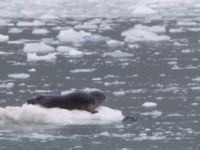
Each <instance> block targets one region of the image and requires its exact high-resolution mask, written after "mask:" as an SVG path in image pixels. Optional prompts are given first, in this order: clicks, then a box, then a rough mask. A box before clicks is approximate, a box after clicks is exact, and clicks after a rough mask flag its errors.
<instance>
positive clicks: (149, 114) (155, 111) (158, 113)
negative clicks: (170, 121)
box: [142, 110, 162, 117]
mask: <svg viewBox="0 0 200 150" xmlns="http://www.w3.org/2000/svg"><path fill="white" fill-rule="evenodd" d="M142 115H144V116H153V117H159V116H161V115H162V112H161V111H159V110H154V111H152V112H145V113H142Z"/></svg>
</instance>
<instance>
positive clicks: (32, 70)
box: [28, 68, 36, 72]
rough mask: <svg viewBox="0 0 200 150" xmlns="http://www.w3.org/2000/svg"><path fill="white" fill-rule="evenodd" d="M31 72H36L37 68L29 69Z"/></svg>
mask: <svg viewBox="0 0 200 150" xmlns="http://www.w3.org/2000/svg"><path fill="white" fill-rule="evenodd" d="M28 71H29V72H36V69H35V68H31V69H29V70H28Z"/></svg>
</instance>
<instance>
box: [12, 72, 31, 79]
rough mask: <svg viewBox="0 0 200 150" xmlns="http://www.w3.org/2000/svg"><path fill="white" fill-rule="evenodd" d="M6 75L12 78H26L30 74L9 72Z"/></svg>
mask: <svg viewBox="0 0 200 150" xmlns="http://www.w3.org/2000/svg"><path fill="white" fill-rule="evenodd" d="M8 77H9V78H14V79H27V78H29V77H30V75H29V74H26V73H14V74H9V75H8Z"/></svg>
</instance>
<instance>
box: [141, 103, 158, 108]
mask: <svg viewBox="0 0 200 150" xmlns="http://www.w3.org/2000/svg"><path fill="white" fill-rule="evenodd" d="M142 107H157V104H156V103H154V102H145V103H143V104H142Z"/></svg>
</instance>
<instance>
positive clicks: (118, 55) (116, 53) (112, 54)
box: [103, 50, 133, 58]
mask: <svg viewBox="0 0 200 150" xmlns="http://www.w3.org/2000/svg"><path fill="white" fill-rule="evenodd" d="M103 56H104V57H106V56H110V57H113V58H122V57H132V56H133V54H130V53H127V52H122V51H121V50H116V51H114V52H110V53H104V54H103Z"/></svg>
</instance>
